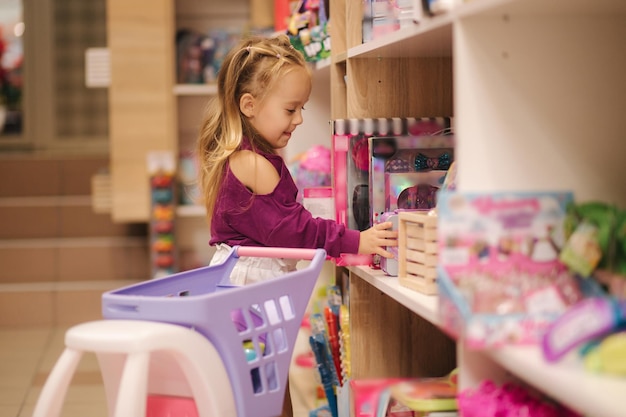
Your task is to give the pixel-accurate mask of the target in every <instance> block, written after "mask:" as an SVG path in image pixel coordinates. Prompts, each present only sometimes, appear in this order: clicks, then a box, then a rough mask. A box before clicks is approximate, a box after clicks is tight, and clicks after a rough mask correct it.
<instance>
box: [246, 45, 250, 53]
mask: <svg viewBox="0 0 626 417" xmlns="http://www.w3.org/2000/svg"><path fill="white" fill-rule="evenodd" d="M246 51H248V53H250V45H248V46H246Z"/></svg>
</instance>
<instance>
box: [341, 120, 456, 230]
mask: <svg viewBox="0 0 626 417" xmlns="http://www.w3.org/2000/svg"><path fill="white" fill-rule="evenodd" d="M450 122H451V120H450V118H446V117H441V118H391V119H386V118H380V119H338V120H335V121H333V141H332V153H333V188H334V190H335V211H336V220H337V221H338V222H339V223H341V224H345V225H346V226H347V227H349V228H351V229H356V230H366V229H368V228H369V227H370V226H371V225H372V224H373V221H372V215H371V211H372V207H371V204H370V183H371V181H372V179H371V178H370V165H371V156H370V144H369V141H370V138H373V137H376V138H385V137H395V138H399V137H411V136H412V137H415V139H413V140H412V142H411V141H408V142H407V143H408V145H407V146H411V144H419V143H422V144H426V143H430V144H431V145H433V144H435V143H436V142H437V141H440V140H444V139H442V136H441V135H442V133H443V132H449V130H450ZM426 136H435V139H433V138H422V139H420V137H426ZM444 141H445V143H446V144H447V145H448V144H450V141H451V138H446V139H445V140H444ZM424 147H425V148H427V147H426V146H425V145H424ZM430 147H432V146H430ZM438 147H441V146H439V145H438ZM392 155H393V154H391V155H388V156H392ZM416 156H417V155H415V157H416ZM415 157H414V161H415ZM420 162H421V160H420ZM425 163H426V164H428V162H425ZM380 172H382V173H383V177H382V178H380V179H379V178H378V177H376V179H375V181H376V184H377V187H382V189H383V192H382V195H383V200H382V201H383V202H382V204H377V206H376V207H377V210H380V211H379V213H382V212H384V211H385V210H384V204H385V203H384V184H385V179H384V169H383V170H382V171H380ZM424 173H426V174H428V175H429V176H431V177H433V178H435V177H436V179H433V178H429V180H428V181H426V180H424V181H425V182H429V183H431V184H432V183H438V181H439V177H440V176H441V175H436V174H432V173H429V172H428V171H427V170H424ZM428 175H427V176H428ZM401 180H402V179H401V176H396V175H393V176H390V177H389V178H388V183H389V187H390V188H391V187H400V186H401V184H400V185H399V183H400V182H401ZM400 191H402V190H400ZM380 195H381V194H380V193H377V194H376V196H377V198H378V197H379V196H380ZM398 197H399V195H398V196H395V201H394V203H393V204H392V203H391V202H390V204H389V205H390V206H393V207H394V208H397V199H398ZM377 201H379V200H377ZM390 201H391V200H390ZM391 210H393V209H391ZM388 211H390V210H388Z"/></svg>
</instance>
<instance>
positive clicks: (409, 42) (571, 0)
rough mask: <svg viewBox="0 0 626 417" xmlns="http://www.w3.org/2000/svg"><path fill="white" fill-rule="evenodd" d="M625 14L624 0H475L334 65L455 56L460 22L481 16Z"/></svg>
mask: <svg viewBox="0 0 626 417" xmlns="http://www.w3.org/2000/svg"><path fill="white" fill-rule="evenodd" d="M556 14H560V15H570V16H572V15H574V16H576V15H577V16H594V15H624V14H626V2H623V1H621V0H598V1H593V2H591V1H588V0H555V1H552V2H545V1H544V0H475V1H469V2H465V3H463V4H462V5H460V6H458V7H457V8H456V9H454V10H453V11H451V12H448V13H446V14H442V15H438V16H434V17H432V18H427V19H424V20H423V21H421V22H419V23H416V24H415V25H414V26H412V27H408V28H404V29H401V30H398V31H395V32H391V33H389V34H386V35H384V36H381V37H380V38H377V39H374V40H372V41H370V42H367V43H364V44H362V45H358V46H355V47H353V48H350V49H349V50H348V51H347V52H346V53H345V54H338V55H337V56H335V57H334V58H333V62H334V63H338V62H343V61H345V60H346V59H348V58H402V57H429V56H452V28H453V25H454V24H455V23H456V21H457V20H458V19H462V18H470V17H479V16H503V19H505V20H509V19H510V17H511V16H512V15H522V16H523V15H532V16H549V15H556Z"/></svg>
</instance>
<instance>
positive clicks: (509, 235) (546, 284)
mask: <svg viewBox="0 0 626 417" xmlns="http://www.w3.org/2000/svg"><path fill="white" fill-rule="evenodd" d="M572 199H573V197H572V194H571V193H569V192H537V193H530V192H528V193H494V194H478V193H476V194H471V193H460V192H452V191H442V192H440V193H439V196H438V206H437V207H438V216H439V222H438V229H437V237H438V239H437V240H438V250H439V263H438V266H437V284H438V289H439V294H440V299H439V316H440V321H441V325H442V327H443V329H445V330H446V331H447V332H449V333H451V334H452V335H453V336H455V337H459V336H461V335H463V337H464V339H465V342H466V343H467V345H468V346H469V347H474V348H483V347H493V346H499V345H503V344H507V343H514V344H536V343H537V342H538V341H539V339H540V337H541V335H542V334H543V332H544V331H545V329H546V327H547V326H548V325H549V324H550V323H551V322H552V321H553V320H554V319H555V318H556V317H558V316H559V315H560V314H562V313H563V312H564V311H565V310H566V309H567V308H568V306H570V305H572V304H574V303H576V302H578V301H580V299H582V298H583V297H585V296H586V295H591V294H594V293H596V294H597V293H598V291H599V289H598V288H596V287H594V285H593V283H592V282H591V281H590V280H583V279H579V278H578V277H575V276H573V275H571V274H570V273H569V272H568V271H567V270H566V268H565V267H564V266H563V265H562V264H561V263H560V262H559V261H558V255H559V251H560V248H561V247H562V246H563V240H564V236H563V235H564V234H563V226H564V224H563V223H564V219H565V211H566V207H567V205H568V204H569V203H571V202H572Z"/></svg>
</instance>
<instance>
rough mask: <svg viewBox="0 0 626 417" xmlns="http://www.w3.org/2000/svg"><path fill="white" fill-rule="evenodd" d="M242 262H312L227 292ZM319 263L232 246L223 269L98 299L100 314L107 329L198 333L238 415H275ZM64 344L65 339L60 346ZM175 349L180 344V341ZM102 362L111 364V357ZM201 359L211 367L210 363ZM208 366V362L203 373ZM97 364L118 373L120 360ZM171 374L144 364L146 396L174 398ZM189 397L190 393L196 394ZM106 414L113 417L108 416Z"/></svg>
mask: <svg viewBox="0 0 626 417" xmlns="http://www.w3.org/2000/svg"><path fill="white" fill-rule="evenodd" d="M242 256H252V257H272V258H291V259H307V260H311V262H310V263H309V264H308V265H306V266H305V267H304V268H303V269H299V270H296V271H293V272H289V273H286V274H284V275H282V276H279V277H276V278H274V279H271V280H268V281H263V282H259V283H255V284H251V285H247V286H242V287H232V286H229V284H228V283H229V276H230V272H231V271H232V269H233V267H234V266H235V264H236V263H237V262H238V259H239V257H242ZM325 259H326V252H325V251H324V250H323V249H317V250H309V249H290V248H253V247H234V248H232V249H231V252H230V254H229V256H228V258H227V259H226V260H225V261H224V262H223V263H222V264H219V265H214V266H208V267H203V268H198V269H195V270H191V271H186V272H181V273H177V274H173V275H170V276H167V277H163V278H159V279H153V280H150V281H145V282H141V283H139V284H135V285H131V286H127V287H124V288H120V289H117V290H113V291H109V292H106V293H104V294H103V296H102V312H103V316H104V318H105V319H107V320H105V321H104V322H105V324H109V325H110V324H115V323H119V324H122V323H123V322H126V323H129V324H132V323H137V325H138V326H139V327H138V329H140V328H141V322H143V323H145V321H150V322H160V323H159V324H160V325H161V326H163V327H171V328H175V329H174V330H177V329H181V328H180V326H184V327H187V328H189V329H193V330H195V332H187V330H186V329H182V330H184V332H183V333H193V334H197V333H199V334H201V335H202V336H204V337H203V338H201V337H198V336H194V337H198V338H199V339H203V340H202V341H201V342H202V343H205V341H207V340H208V342H210V344H212V345H213V346H214V348H215V349H214V350H216V351H217V353H218V354H219V358H220V359H221V361H222V362H223V367H224V368H225V370H226V372H224V373H223V374H222V375H224V374H227V377H228V379H229V381H219V383H221V384H222V385H223V384H228V383H230V388H231V391H232V396H233V398H234V403H235V408H236V414H237V416H239V417H251V416H254V417H274V416H278V415H280V414H281V410H282V405H283V400H284V395H285V389H286V384H287V376H288V373H289V365H290V362H291V356H292V352H293V348H294V345H295V342H296V337H297V334H298V330H299V328H300V325H301V321H302V318H303V316H304V313H305V311H306V308H307V304H308V301H309V298H310V296H311V294H312V292H313V288H314V287H315V284H316V281H317V277H318V275H319V273H320V270H321V268H322V266H323V263H324V261H325ZM119 320H121V322H120V321H119ZM165 324H167V326H165ZM145 325H148V326H152V324H150V325H149V324H148V323H145ZM172 325H178V326H172ZM79 326H80V325H79ZM154 326H157V324H154ZM157 327H158V326H157ZM71 331H72V329H70V331H68V333H69V332H71ZM177 331H179V332H180V331H181V330H177ZM107 337H108V338H109V339H110V337H109V336H107ZM130 337H131V338H132V334H131V335H130ZM102 339H104V337H103V338H102ZM67 340H68V337H67V335H66V343H67ZM103 343H104V342H103ZM170 343H171V342H170ZM180 343H185V342H184V341H183V340H181V341H180ZM132 349H133V348H132V347H131V348H129V351H132ZM109 356H113V357H114V359H115V355H109ZM99 359H100V358H99ZM161 359H164V357H162V358H161ZM206 360H207V361H210V359H209V358H207V359H206ZM103 365H104V366H103ZM209 365H210V364H208V363H207V367H209ZM100 366H101V368H107V369H113V370H114V371H115V372H117V373H118V374H119V367H120V365H119V361H118V364H115V361H113V362H110V363H109V364H107V363H106V362H105V363H104V364H103V362H102V361H100ZM220 366H221V365H220ZM173 368H176V366H174V367H172V366H171V364H168V363H167V360H165V361H160V360H159V359H157V360H154V359H150V365H149V374H150V376H149V378H148V381H147V386H148V389H147V391H145V392H147V393H148V394H155V395H157V396H163V395H173V396H176V395H179V393H178V391H177V386H176V383H177V382H176V381H168V372H169V370H171V369H173ZM107 372H108V373H109V374H110V373H111V371H106V372H105V370H104V369H103V376H104V379H105V385H106V381H107V375H106V373H107ZM179 373H180V372H179ZM176 377H177V376H176ZM176 377H175V378H174V379H176ZM209 377H212V374H211V375H209ZM117 378H118V379H120V378H119V376H118V377H117ZM120 391H121V389H120ZM195 391H196V393H197V388H196V389H195ZM107 395H109V393H107ZM114 395H115V396H116V395H118V394H117V393H116V394H114ZM119 395H123V393H121V392H120V393H119ZM200 395H201V393H200ZM229 395H230V394H229ZM207 397H209V396H208V395H207ZM173 398H174V397H173ZM211 398H215V395H212V396H211ZM109 404H110V402H109ZM149 407H150V406H149V405H148V409H149ZM198 413H199V415H200V416H201V417H204V415H203V413H202V410H201V407H198ZM109 415H113V414H112V413H111V412H110V414H109ZM155 415H156V414H155ZM158 415H161V414H158ZM163 415H165V414H163ZM171 415H172V416H174V414H171ZM128 417H140V416H128ZM141 417H143V416H141ZM176 417H178V416H176ZM220 417H222V416H220ZM223 417H231V416H223ZM233 417H234V416H233Z"/></svg>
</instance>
